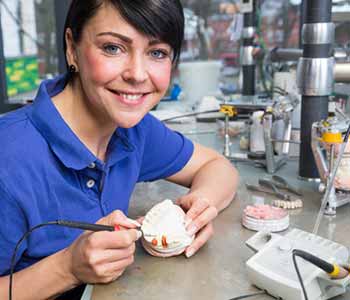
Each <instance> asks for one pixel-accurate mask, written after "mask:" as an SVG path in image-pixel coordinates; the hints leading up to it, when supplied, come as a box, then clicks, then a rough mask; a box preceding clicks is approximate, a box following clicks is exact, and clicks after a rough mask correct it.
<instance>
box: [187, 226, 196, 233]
mask: <svg viewBox="0 0 350 300" xmlns="http://www.w3.org/2000/svg"><path fill="white" fill-rule="evenodd" d="M197 229H198V228H197V226H196V225H191V226H190V227H189V228H188V229H187V233H188V235H194V234H195V233H196V232H197Z"/></svg>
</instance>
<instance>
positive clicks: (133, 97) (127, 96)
mask: <svg viewBox="0 0 350 300" xmlns="http://www.w3.org/2000/svg"><path fill="white" fill-rule="evenodd" d="M120 95H121V96H122V97H123V98H124V99H126V100H129V101H136V100H138V99H140V98H141V97H142V94H134V95H131V94H123V93H120Z"/></svg>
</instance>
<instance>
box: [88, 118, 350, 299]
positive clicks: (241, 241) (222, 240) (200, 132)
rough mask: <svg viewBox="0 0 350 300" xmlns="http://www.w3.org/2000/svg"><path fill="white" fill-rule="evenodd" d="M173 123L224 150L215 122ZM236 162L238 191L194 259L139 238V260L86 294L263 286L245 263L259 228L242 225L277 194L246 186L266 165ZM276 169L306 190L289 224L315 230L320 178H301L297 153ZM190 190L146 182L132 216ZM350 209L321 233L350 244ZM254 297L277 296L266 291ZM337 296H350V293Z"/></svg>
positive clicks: (182, 293) (223, 293) (183, 293)
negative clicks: (161, 252)
mask: <svg viewBox="0 0 350 300" xmlns="http://www.w3.org/2000/svg"><path fill="white" fill-rule="evenodd" d="M170 127H172V128H174V129H176V130H178V131H180V132H184V133H185V134H186V135H187V136H188V137H189V138H191V139H192V140H193V141H196V142H199V143H201V144H203V145H205V146H209V147H212V148H214V149H217V150H218V151H222V149H223V138H222V137H219V136H218V135H217V134H216V133H215V128H216V125H215V123H191V124H176V125H174V124H172V125H171V126H170ZM195 132H197V134H195ZM236 141H237V139H236ZM233 142H234V143H233V144H234V145H235V144H238V143H236V142H235V140H234V139H233ZM234 145H233V148H234V147H235V146H234ZM233 150H234V149H233ZM235 166H236V168H237V169H238V171H239V173H240V185H239V189H238V192H237V195H236V197H235V199H234V200H233V202H232V203H231V205H230V206H229V207H228V208H226V209H225V210H224V211H222V212H221V213H220V215H219V216H218V217H217V218H216V220H215V222H214V228H215V235H214V236H213V237H212V239H211V240H210V241H209V242H208V243H207V244H206V245H205V246H204V247H203V248H202V249H201V250H200V251H199V252H198V253H196V254H195V255H194V256H193V257H191V258H189V259H187V258H186V257H185V256H184V255H181V256H177V257H172V258H156V257H152V256H150V255H149V254H147V253H146V252H145V251H144V250H143V249H142V247H141V245H140V243H137V249H136V253H135V262H134V264H133V265H131V266H129V267H128V268H127V269H126V271H125V272H124V274H123V275H122V276H121V277H120V278H119V279H118V280H116V281H115V282H112V283H110V284H105V285H93V286H92V285H88V286H87V288H86V290H85V293H84V295H83V297H82V300H117V299H118V300H140V299H142V300H164V299H167V300H172V299H174V300H187V299H188V300H229V299H230V298H233V297H237V296H240V295H244V294H249V293H253V292H257V291H258V289H257V288H255V287H254V286H252V285H251V283H250V282H249V280H248V278H247V275H246V269H245V262H246V261H247V260H248V259H249V258H250V257H251V256H252V255H253V254H254V253H253V251H252V250H250V249H249V248H248V247H247V246H246V245H245V241H246V240H247V239H249V238H250V237H251V236H252V235H253V234H254V233H255V232H253V231H250V230H247V229H245V228H244V227H243V226H242V225H241V215H242V210H243V209H244V207H245V206H246V205H248V204H253V203H256V202H261V201H265V203H271V200H274V199H275V198H273V197H272V196H268V195H265V194H262V193H252V192H250V191H247V190H246V188H245V185H244V182H245V181H248V182H250V183H254V184H256V183H257V181H258V178H261V177H269V175H268V174H267V173H266V171H265V170H264V169H259V168H256V167H254V166H253V164H250V163H242V162H240V163H235ZM276 174H278V175H280V176H282V177H284V178H287V179H288V181H289V183H291V184H293V185H294V186H296V187H299V188H300V189H301V190H302V191H303V193H304V197H303V202H304V207H303V208H302V209H299V210H296V211H291V212H290V227H289V228H299V229H302V230H305V231H309V232H312V230H313V226H314V223H315V220H316V216H317V213H318V211H319V208H320V199H321V197H322V195H321V194H319V193H318V192H317V184H316V183H312V182H306V181H301V180H299V179H298V160H297V159H292V160H290V161H288V163H287V165H285V166H284V167H282V168H281V169H280V170H279V171H278V172H277V173H276ZM186 191H187V189H185V188H183V187H180V186H177V185H175V184H172V183H169V182H166V181H158V182H152V183H141V184H139V185H138V186H137V188H136V190H135V192H134V194H133V196H132V201H131V204H130V209H129V216H130V217H132V218H136V217H137V216H142V215H145V213H146V212H147V211H148V210H149V209H150V208H151V207H152V206H153V205H154V204H155V203H157V202H159V201H162V200H164V199H166V198H169V199H173V200H176V199H177V197H179V196H181V195H183V194H184V193H186ZM349 215H350V205H346V206H343V207H341V208H338V210H337V215H336V216H335V217H327V216H325V217H324V218H323V219H322V223H321V226H320V229H319V232H318V234H319V235H321V236H322V237H325V238H328V239H331V240H334V241H336V242H339V243H341V244H344V245H345V246H347V247H349V246H350V239H349V232H350V219H349ZM282 234H283V233H282ZM252 299H259V300H265V299H266V300H267V299H273V298H271V297H270V296H267V295H261V296H257V297H255V298H252ZM334 299H335V300H342V299H350V293H349V292H348V293H347V294H346V295H344V296H342V297H337V298H334Z"/></svg>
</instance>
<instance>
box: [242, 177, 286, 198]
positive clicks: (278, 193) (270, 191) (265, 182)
mask: <svg viewBox="0 0 350 300" xmlns="http://www.w3.org/2000/svg"><path fill="white" fill-rule="evenodd" d="M259 184H260V186H257V185H253V184H250V183H246V184H245V185H246V187H247V189H248V190H251V191H255V192H262V193H265V194H269V195H272V196H275V197H277V198H279V199H281V200H286V201H289V200H291V198H290V195H288V194H286V193H283V192H281V191H280V190H279V189H277V187H275V186H274V185H273V184H272V183H271V182H269V181H268V180H264V179H260V180H259ZM261 185H263V186H265V187H268V189H266V188H264V187H263V186H261Z"/></svg>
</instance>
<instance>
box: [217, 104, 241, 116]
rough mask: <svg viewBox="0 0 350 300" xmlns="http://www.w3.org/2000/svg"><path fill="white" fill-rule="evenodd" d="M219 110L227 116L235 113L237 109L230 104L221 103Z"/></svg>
mask: <svg viewBox="0 0 350 300" xmlns="http://www.w3.org/2000/svg"><path fill="white" fill-rule="evenodd" d="M220 112H221V113H224V114H225V115H228V116H229V117H233V116H235V115H237V109H236V108H235V107H234V106H232V105H221V107H220Z"/></svg>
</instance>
